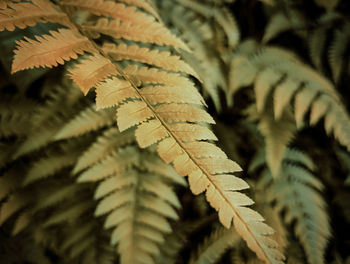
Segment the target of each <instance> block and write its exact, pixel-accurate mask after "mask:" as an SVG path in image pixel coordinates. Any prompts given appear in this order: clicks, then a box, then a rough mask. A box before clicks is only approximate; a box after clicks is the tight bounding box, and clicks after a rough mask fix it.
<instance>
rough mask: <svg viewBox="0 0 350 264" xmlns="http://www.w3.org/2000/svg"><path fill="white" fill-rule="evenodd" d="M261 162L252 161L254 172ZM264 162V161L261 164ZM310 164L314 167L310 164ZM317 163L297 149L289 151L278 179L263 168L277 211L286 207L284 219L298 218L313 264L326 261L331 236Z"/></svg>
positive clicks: (301, 237) (264, 185)
mask: <svg viewBox="0 0 350 264" xmlns="http://www.w3.org/2000/svg"><path fill="white" fill-rule="evenodd" d="M258 163H260V162H257V163H255V162H253V164H254V165H253V164H252V166H253V167H252V168H251V171H253V170H254V169H257V168H258V167H259V166H257V165H258ZM260 164H261V165H262V163H260ZM310 165H311V166H310ZM314 169H315V166H314V165H313V164H312V163H310V159H309V158H308V157H307V155H305V154H302V153H300V152H299V153H298V152H297V151H296V150H292V151H287V152H286V155H285V159H284V163H283V165H282V168H281V171H280V173H279V175H278V178H277V179H276V180H274V181H271V180H272V175H271V172H270V171H269V170H267V169H265V170H263V171H262V178H261V182H260V184H261V187H262V188H263V189H264V190H265V191H266V190H267V187H268V186H269V187H268V195H269V197H270V199H272V200H275V201H276V203H277V205H276V206H277V207H276V208H277V209H278V210H280V211H281V210H286V214H285V218H284V219H285V222H286V223H288V224H291V223H292V222H293V221H296V225H295V234H296V236H297V237H298V238H299V240H300V242H301V244H302V246H303V248H304V250H305V253H306V256H307V259H308V262H309V263H310V264H316V263H324V257H323V255H324V253H325V249H326V246H327V241H328V239H329V237H330V234H331V231H330V224H329V219H328V214H327V212H326V208H325V202H324V200H323V198H322V196H321V194H320V192H321V191H322V190H323V184H322V183H321V182H320V181H319V180H318V179H317V178H315V176H314V173H315V171H314Z"/></svg>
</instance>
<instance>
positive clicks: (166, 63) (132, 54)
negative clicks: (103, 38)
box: [102, 43, 199, 79]
mask: <svg viewBox="0 0 350 264" xmlns="http://www.w3.org/2000/svg"><path fill="white" fill-rule="evenodd" d="M102 49H103V51H104V52H106V53H107V54H109V55H110V56H111V57H112V58H113V59H114V60H116V61H122V60H133V61H139V62H142V63H147V64H150V65H154V66H157V67H160V68H163V69H166V70H170V71H176V72H184V73H188V74H190V75H192V76H194V77H197V78H198V79H199V77H198V75H197V73H196V72H195V71H194V70H193V69H192V67H191V66H189V65H188V64H187V63H185V62H184V61H183V60H181V59H180V57H179V56H174V55H171V53H170V52H168V51H163V52H160V51H159V50H155V49H153V50H151V49H148V48H142V47H140V46H138V45H131V46H127V45H125V44H119V45H115V44H112V43H106V44H105V45H103V47H102Z"/></svg>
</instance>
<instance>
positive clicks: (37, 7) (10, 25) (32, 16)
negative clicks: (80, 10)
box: [0, 0, 70, 31]
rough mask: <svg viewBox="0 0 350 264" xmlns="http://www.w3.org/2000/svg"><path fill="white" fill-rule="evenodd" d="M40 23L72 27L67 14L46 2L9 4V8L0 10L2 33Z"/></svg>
mask: <svg viewBox="0 0 350 264" xmlns="http://www.w3.org/2000/svg"><path fill="white" fill-rule="evenodd" d="M38 22H53V23H60V24H62V25H65V26H69V25H70V21H69V19H68V16H67V14H65V13H64V12H62V11H60V10H59V9H58V8H57V7H56V6H54V5H53V4H51V3H50V2H49V1H45V0H32V3H29V2H20V3H12V2H10V3H9V4H8V8H6V9H4V10H0V31H3V30H9V31H13V30H15V28H16V27H17V28H20V29H24V28H26V27H28V26H34V25H35V24H36V23H38Z"/></svg>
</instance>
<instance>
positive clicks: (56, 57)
mask: <svg viewBox="0 0 350 264" xmlns="http://www.w3.org/2000/svg"><path fill="white" fill-rule="evenodd" d="M77 28H79V27H77ZM82 31H84V32H90V33H93V34H95V36H94V37H98V36H99V34H106V35H108V36H111V37H113V38H116V39H126V40H131V41H135V42H137V41H138V42H146V43H153V44H157V45H168V46H171V47H173V48H182V49H184V50H188V49H187V47H186V45H185V44H184V43H183V42H182V41H181V40H179V39H178V38H176V37H175V36H174V35H173V34H171V33H170V32H169V31H168V30H167V29H166V27H164V26H163V25H162V24H161V23H158V22H156V21H154V20H152V21H150V20H149V21H144V23H142V24H137V23H136V22H135V21H133V22H130V21H127V20H125V19H123V18H117V19H115V20H108V19H106V18H100V19H98V20H97V22H96V23H95V24H94V23H92V24H88V23H87V24H85V25H83V26H82ZM52 34H53V37H52V36H45V38H46V39H45V38H43V37H38V40H39V41H29V42H20V44H21V45H22V46H23V47H20V48H19V50H17V57H15V61H14V66H13V68H14V69H20V68H30V67H33V66H35V65H37V66H40V65H48V66H52V65H57V62H59V63H64V60H63V59H67V60H68V59H70V58H71V57H74V58H76V57H77V54H81V53H83V51H89V52H92V53H93V54H96V53H97V51H98V53H100V55H104V54H103V51H102V50H101V49H100V48H98V45H97V44H94V43H93V42H92V41H90V40H89V39H88V38H87V37H85V36H83V35H80V34H79V33H78V32H77V31H72V30H69V29H61V30H59V31H58V32H52ZM55 37H56V38H55ZM62 37H64V38H65V39H61V38H62ZM48 46H50V48H48ZM53 46H54V47H53ZM34 47H35V48H36V50H37V49H40V52H41V53H40V52H39V53H36V52H35V50H33V48H34ZM24 51H26V52H28V53H26V54H30V55H27V57H25V56H24V55H23V54H22V53H23V52H24ZM43 52H45V54H47V55H50V59H48V58H45V60H43V61H40V60H39V58H38V57H37V56H38V55H40V54H42V53H43ZM18 54H20V55H21V56H24V58H23V59H22V61H23V63H20V62H19V59H18V57H19V56H18ZM33 54H35V55H34V57H33ZM44 57H45V56H44ZM29 58H30V59H31V64H30V63H29V62H28V61H27V60H29ZM33 58H35V59H33ZM37 60H39V61H37ZM28 64H29V65H28ZM114 65H115V69H116V71H117V72H118V74H117V75H115V76H114V77H113V78H112V79H110V78H108V79H107V78H106V79H104V80H103V81H100V82H99V83H97V84H93V85H92V86H96V94H97V96H96V104H97V107H98V108H105V107H111V106H116V107H117V113H119V114H118V121H120V120H124V121H125V123H123V122H124V121H122V123H121V122H118V126H120V127H121V128H122V129H125V128H127V127H129V126H133V125H136V126H137V128H136V131H135V135H136V139H137V142H138V143H139V145H140V146H141V147H147V146H149V145H152V144H154V143H159V144H158V146H159V147H158V153H159V155H160V156H161V157H164V158H165V159H166V160H168V161H169V162H173V165H174V168H175V170H176V171H177V172H178V173H179V174H180V175H182V176H189V182H190V188H191V190H192V192H193V193H195V194H199V193H201V192H204V191H206V197H207V200H208V201H209V202H210V204H211V205H212V206H213V207H214V208H215V209H216V210H217V211H218V212H219V219H220V221H221V222H222V223H223V224H224V226H226V227H227V228H229V227H230V226H231V223H232V221H233V222H234V225H235V227H236V229H237V231H238V232H239V233H240V235H241V236H242V237H243V238H244V239H245V240H246V241H247V243H248V246H249V247H250V248H251V249H252V250H254V251H255V252H256V253H257V255H258V257H259V258H260V259H262V260H264V261H265V262H268V263H282V260H283V259H284V257H283V255H282V254H281V253H280V252H279V251H278V250H277V244H276V243H275V242H274V241H273V240H272V239H270V238H269V235H271V234H272V233H273V230H272V229H271V228H270V227H269V226H268V225H266V224H265V223H263V218H262V217H261V216H260V215H259V214H258V213H256V212H255V211H253V210H251V209H249V208H247V207H246V206H248V205H251V204H252V203H253V201H252V200H251V199H249V198H248V197H247V196H246V195H245V194H242V193H240V192H238V191H239V190H242V189H246V188H247V187H248V185H247V184H246V183H245V181H243V180H242V179H240V178H238V177H235V176H233V175H232V173H234V172H237V171H240V170H241V168H240V167H239V165H238V164H236V163H235V162H233V161H231V160H229V159H227V158H226V157H225V158H222V157H219V158H217V157H212V156H210V155H209V156H208V157H203V158H198V157H202V156H203V154H201V153H199V152H197V151H198V150H200V148H192V149H191V151H190V150H189V149H187V147H186V143H193V144H200V142H198V141H201V140H216V137H215V135H214V134H213V133H212V132H211V130H210V129H209V128H207V127H206V126H204V125H203V124H201V123H197V122H198V120H196V122H195V123H193V124H192V123H190V122H191V121H193V119H192V117H190V116H189V115H187V116H181V118H180V116H179V114H178V113H175V112H173V113H165V112H159V113H158V112H157V108H158V107H163V108H164V107H166V106H160V102H159V101H155V103H154V104H155V105H153V104H152V103H151V99H148V98H147V97H146V96H145V95H143V94H142V90H143V89H145V88H147V87H143V88H141V89H140V88H138V87H142V86H145V85H146V86H147V84H161V85H164V86H166V87H169V86H170V87H171V86H174V87H175V88H176V89H177V87H178V86H180V87H183V88H186V89H187V90H186V93H184V94H182V95H180V94H179V93H178V92H177V93H178V95H179V100H176V101H174V103H176V104H179V103H181V102H182V101H184V102H186V100H188V99H187V98H188V97H189V98H197V99H198V100H199V101H200V104H205V103H204V100H203V99H202V98H201V96H200V94H199V93H198V91H197V90H196V88H195V87H194V85H193V83H192V82H191V81H189V79H188V78H186V77H184V76H183V75H181V74H179V73H169V72H168V71H164V70H157V69H155V68H147V67H137V66H136V65H129V66H127V67H126V68H124V69H121V68H119V66H118V65H116V64H114ZM82 67H84V65H83V66H82ZM95 80H96V81H98V80H99V78H96V79H95ZM89 86H90V85H89ZM83 89H85V88H83ZM160 90H162V89H160ZM84 91H85V90H84ZM153 91H155V90H153ZM136 101H138V102H136ZM136 105H137V106H139V108H138V110H140V109H141V110H140V115H138V113H139V112H137V111H135V106H136ZM174 105H175V104H174ZM193 107H194V108H192V109H196V108H198V109H196V110H193V111H196V113H197V114H198V113H200V116H201V118H202V120H205V121H206V123H208V122H209V123H212V122H213V121H212V119H211V118H209V117H208V115H205V114H203V112H202V111H201V110H199V109H200V108H199V107H198V106H193ZM188 108H189V107H188ZM123 109H129V110H130V111H126V112H132V111H134V112H133V113H134V115H133V118H132V119H131V120H127V119H126V116H125V114H123ZM120 113H122V114H120ZM147 120H148V121H147ZM167 120H169V122H167ZM173 120H182V121H181V122H178V123H173ZM208 144H209V143H208ZM201 147H203V145H201ZM22 152H23V150H22ZM138 162H139V161H138V157H137V156H136V155H133V152H132V151H131V150H129V149H126V150H125V151H122V152H120V153H119V152H116V153H114V154H112V155H110V156H108V157H107V158H106V159H104V160H103V161H101V163H98V164H95V165H93V166H92V167H90V168H89V169H88V170H86V171H85V172H83V174H82V175H81V176H80V177H79V181H98V180H102V179H104V178H106V177H108V176H110V175H113V174H117V176H118V175H119V174H120V173H121V172H122V171H125V170H127V169H128V168H130V167H131V166H137V165H138ZM146 179H147V178H146ZM75 188H76V187H75V186H70V187H67V188H66V187H65V188H63V189H62V190H61V191H60V192H58V193H56V194H55V196H52V197H50V199H47V200H44V201H42V202H41V203H40V204H39V205H38V208H39V209H40V208H45V207H48V206H52V205H54V204H57V203H58V202H59V201H61V200H62V198H63V197H64V196H65V195H67V194H68V193H69V192H70V193H72V192H75V191H76V190H75ZM144 188H146V189H148V190H149V192H151V193H154V194H155V195H157V196H160V193H159V192H156V189H154V188H152V185H149V186H147V187H146V186H145V187H144ZM168 193H169V192H168ZM113 195H114V196H113ZM116 195H117V192H116V193H114V194H112V195H111V196H109V198H106V200H103V202H101V203H100V205H101V206H99V207H98V212H108V211H109V210H112V209H113V208H115V206H118V205H116V204H115V202H116V201H115V200H114V199H113V198H114V197H115V196H116ZM131 195H132V193H128V194H124V195H123V196H122V198H123V199H125V201H129V200H128V199H131V200H130V202H131V201H132V199H133V198H132V196H131ZM110 197H112V198H110ZM169 197H171V195H170V194H169ZM145 199H146V198H145ZM117 202H118V203H120V205H121V204H122V203H123V200H117ZM169 202H170V201H169ZM151 206H152V202H148V203H147V204H146V205H145V207H149V208H152V210H155V208H153V207H151ZM173 206H176V205H175V204H173ZM100 210H102V211H100ZM147 210H148V209H147ZM147 210H145V211H140V219H141V220H143V221H146V223H145V224H147V225H153V226H154V225H155V224H156V223H157V222H159V225H158V226H154V227H155V228H161V231H163V232H167V231H169V230H170V226H169V224H168V223H167V221H166V220H165V219H164V218H161V217H160V216H159V215H157V214H154V213H150V212H148V211H147ZM157 213H159V212H157ZM166 216H169V217H170V213H169V214H168V215H166ZM130 224H131V223H129V222H126V223H125V222H123V225H122V227H120V226H119V227H117V229H116V230H117V231H115V232H114V235H113V236H112V237H113V241H119V239H120V236H121V235H122V234H121V233H119V232H122V231H123V232H125V230H128V229H125V228H130V227H128V226H125V225H130ZM123 226H124V227H123ZM142 241H143V240H140V241H139V242H140V244H139V247H143V248H142V249H143V250H144V252H147V253H144V254H143V257H147V259H149V255H148V254H149V253H150V254H151V255H154V254H156V253H157V251H158V249H157V247H156V246H155V245H154V244H152V243H145V242H142ZM126 242H128V241H125V240H121V243H123V244H120V245H119V250H121V251H122V252H125V251H124V249H128V248H129V246H130V245H128V244H125V243H126ZM129 242H130V241H129ZM129 242H128V243H129ZM86 243H88V242H86ZM134 246H135V245H132V247H134ZM146 247H147V248H146ZM133 257H135V256H134V255H126V256H125V258H133ZM138 257H140V255H139V256H138ZM123 258H124V257H122V259H123Z"/></svg>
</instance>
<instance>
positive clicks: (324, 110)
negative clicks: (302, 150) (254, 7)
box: [228, 41, 350, 149]
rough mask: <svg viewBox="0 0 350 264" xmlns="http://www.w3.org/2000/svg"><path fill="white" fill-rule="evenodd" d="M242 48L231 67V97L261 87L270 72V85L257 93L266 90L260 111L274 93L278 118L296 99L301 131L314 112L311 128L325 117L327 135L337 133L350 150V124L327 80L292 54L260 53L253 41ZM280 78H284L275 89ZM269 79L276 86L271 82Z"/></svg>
mask: <svg viewBox="0 0 350 264" xmlns="http://www.w3.org/2000/svg"><path fill="white" fill-rule="evenodd" d="M242 45H243V47H241V49H238V50H237V55H236V56H235V57H234V58H233V60H232V63H231V67H232V68H231V76H230V78H231V80H232V81H231V82H232V84H231V87H230V90H229V92H228V96H229V97H231V94H234V93H236V92H237V91H238V90H239V89H241V88H242V87H243V86H248V85H252V84H253V83H254V82H255V83H257V81H258V80H259V79H258V78H256V77H257V76H258V74H260V73H261V72H266V78H267V79H266V80H267V81H266V82H265V81H264V80H263V81H264V82H263V83H264V86H260V87H259V86H255V87H256V89H255V91H257V90H261V89H262V91H257V92H256V93H257V96H259V105H260V106H261V107H259V109H260V108H262V107H263V105H264V104H263V102H264V101H266V100H265V98H267V95H266V94H268V93H269V92H270V93H272V92H273V91H274V88H275V89H276V90H275V94H274V103H275V116H276V117H277V118H279V117H280V115H281V113H283V109H284V107H285V106H286V105H287V102H288V101H289V102H291V101H293V99H294V117H295V121H296V124H297V126H298V127H299V128H300V127H301V126H302V125H303V120H304V117H305V115H306V114H307V112H308V111H310V110H311V113H310V121H309V123H310V125H312V124H314V123H315V122H317V121H318V120H319V119H320V118H322V117H324V118H325V130H326V132H327V133H328V134H330V133H331V132H333V133H334V136H335V138H336V139H337V140H338V141H339V142H340V144H342V145H344V146H346V147H347V148H348V149H349V148H350V137H349V135H350V133H349V131H350V120H349V117H348V114H347V112H346V110H345V109H344V107H343V105H342V104H341V102H340V99H339V94H338V93H337V91H336V90H335V89H334V87H333V85H332V84H331V83H330V82H329V81H328V80H327V79H325V78H323V77H322V76H321V75H319V74H318V73H317V72H315V71H314V70H312V69H311V68H309V67H307V66H306V65H304V64H303V63H301V62H300V61H299V60H298V59H297V57H296V56H295V55H294V54H292V53H291V52H289V51H285V50H283V49H279V48H274V47H265V48H261V49H259V48H257V46H256V44H254V43H253V42H251V41H247V42H246V43H244V44H242ZM278 75H280V76H281V78H280V80H279V81H278V84H277V85H276V86H275V87H273V86H272V85H273V84H274V83H276V80H277V79H278V78H277V76H278ZM243 76H244V78H243ZM274 76H276V78H274ZM268 78H270V79H271V80H274V81H275V82H271V81H270V79H268ZM269 83H270V85H268V84H269ZM271 86H272V87H271ZM282 89H283V91H282ZM260 93H262V95H260ZM331 102H332V103H331ZM265 104H266V103H265ZM276 111H277V112H276Z"/></svg>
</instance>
